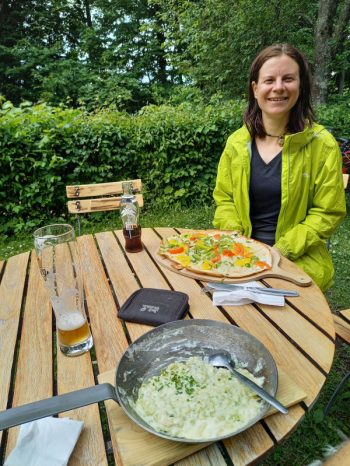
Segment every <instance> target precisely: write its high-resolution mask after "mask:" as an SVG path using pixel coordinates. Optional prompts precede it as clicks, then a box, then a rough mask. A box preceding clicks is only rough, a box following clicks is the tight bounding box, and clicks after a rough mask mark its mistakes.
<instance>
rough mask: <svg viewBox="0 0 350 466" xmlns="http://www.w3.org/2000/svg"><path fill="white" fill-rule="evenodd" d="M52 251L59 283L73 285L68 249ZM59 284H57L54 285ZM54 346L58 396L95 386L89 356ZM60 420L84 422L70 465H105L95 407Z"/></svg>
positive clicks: (98, 416) (83, 409)
mask: <svg viewBox="0 0 350 466" xmlns="http://www.w3.org/2000/svg"><path fill="white" fill-rule="evenodd" d="M60 246H61V247H59V248H56V267H57V270H59V271H60V278H61V283H62V282H63V280H64V283H65V284H69V283H70V284H71V286H73V287H74V286H75V278H74V275H73V269H72V268H69V267H66V268H64V265H65V264H67V263H69V261H70V254H71V252H70V249H69V248H68V247H66V245H65V244H62V245H60ZM58 285H60V284H58ZM56 346H57V392H58V394H59V395H61V394H64V393H67V392H72V391H74V390H79V389H81V388H87V387H93V386H94V385H95V381H94V375H93V371H92V364H91V357H90V353H85V354H83V355H81V356H79V357H66V356H64V355H63V353H62V352H61V351H60V350H59V347H58V340H57V341H56ZM60 417H69V418H71V419H75V420H81V421H83V422H84V427H83V430H82V432H81V434H80V441H79V442H78V443H77V445H76V448H75V449H74V451H73V454H72V456H71V459H70V466H75V465H78V464H81V462H83V463H84V465H86V466H95V465H96V464H98V465H107V457H106V451H105V446H104V439H103V432H102V427H101V421H100V414H99V409H98V405H97V404H96V403H95V404H93V405H90V406H85V407H82V408H79V409H75V410H72V411H68V412H65V413H62V414H60Z"/></svg>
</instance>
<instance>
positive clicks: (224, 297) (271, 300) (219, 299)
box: [213, 281, 284, 306]
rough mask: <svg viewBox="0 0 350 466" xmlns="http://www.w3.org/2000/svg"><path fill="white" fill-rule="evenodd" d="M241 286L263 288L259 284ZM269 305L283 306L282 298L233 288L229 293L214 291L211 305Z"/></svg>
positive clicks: (251, 283) (252, 283)
mask: <svg viewBox="0 0 350 466" xmlns="http://www.w3.org/2000/svg"><path fill="white" fill-rule="evenodd" d="M242 285H243V286H256V287H261V288H262V289H263V288H264V287H263V286H262V285H261V284H260V283H259V282H255V281H253V282H247V283H244V284H243V283H242ZM253 302H255V303H259V304H269V305H271V306H284V296H275V295H271V294H267V293H265V294H264V293H255V292H254V291H248V290H243V289H239V288H233V289H232V290H230V291H226V290H225V291H222V290H220V291H214V293H213V304H214V305H215V306H241V305H242V304H249V303H253Z"/></svg>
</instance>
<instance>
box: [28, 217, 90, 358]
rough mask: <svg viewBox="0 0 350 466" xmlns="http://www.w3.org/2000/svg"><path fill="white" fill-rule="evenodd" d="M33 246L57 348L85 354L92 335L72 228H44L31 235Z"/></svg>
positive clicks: (74, 353)
mask: <svg viewBox="0 0 350 466" xmlns="http://www.w3.org/2000/svg"><path fill="white" fill-rule="evenodd" d="M34 246H35V251H36V256H37V259H38V264H39V268H40V272H41V276H42V277H43V280H44V284H45V287H46V289H47V291H48V293H49V295H50V299H51V304H52V308H53V310H54V313H55V317H56V328H57V333H58V342H59V346H60V349H61V351H62V353H63V354H65V355H66V356H77V355H79V354H82V353H85V352H86V351H88V350H89V349H90V348H91V347H92V345H93V340H92V335H91V332H90V328H89V324H88V322H87V318H86V313H85V307H84V290H83V278H82V270H81V264H80V259H79V252H78V244H77V241H76V239H75V234H74V229H73V227H72V226H71V225H68V224H55V225H47V226H44V227H42V228H38V229H37V230H36V231H35V232H34Z"/></svg>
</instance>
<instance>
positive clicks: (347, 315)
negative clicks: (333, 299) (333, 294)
mask: <svg viewBox="0 0 350 466" xmlns="http://www.w3.org/2000/svg"><path fill="white" fill-rule="evenodd" d="M339 313H340V314H341V316H342V317H343V318H344V319H345V320H347V321H348V322H349V324H350V309H344V310H343V311H339Z"/></svg>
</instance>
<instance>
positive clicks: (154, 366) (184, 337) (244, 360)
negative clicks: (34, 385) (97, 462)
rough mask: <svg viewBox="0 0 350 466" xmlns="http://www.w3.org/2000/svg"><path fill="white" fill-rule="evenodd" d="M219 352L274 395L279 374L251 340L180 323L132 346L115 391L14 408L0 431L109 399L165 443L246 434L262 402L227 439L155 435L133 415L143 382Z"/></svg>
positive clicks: (225, 327)
mask: <svg viewBox="0 0 350 466" xmlns="http://www.w3.org/2000/svg"><path fill="white" fill-rule="evenodd" d="M218 350H225V351H228V352H229V353H230V354H231V356H232V358H233V360H234V361H235V363H236V364H237V365H242V364H244V367H246V368H247V369H248V370H249V371H250V372H252V373H253V374H254V375H256V376H264V378H265V383H264V387H263V388H264V389H265V390H266V391H267V392H268V393H269V394H270V395H272V396H275V395H276V392H277V385H278V374H277V368H276V364H275V362H274V360H273V358H272V356H271V354H270V352H269V351H268V350H267V349H266V348H265V347H264V346H263V345H262V343H260V342H259V341H258V340H257V339H256V338H255V337H253V336H252V335H250V334H249V333H247V332H245V331H244V330H241V329H239V328H237V327H235V326H233V325H230V324H225V323H221V322H216V321H212V320H200V319H193V320H181V321H177V322H171V323H168V324H164V325H161V326H159V327H156V328H155V329H153V330H151V331H149V332H147V333H146V334H145V335H143V336H142V337H141V338H139V339H137V340H136V341H135V342H134V343H132V344H131V345H130V346H129V348H128V349H127V350H126V352H125V353H124V354H123V356H122V358H121V360H120V362H119V365H118V367H117V369H116V377H115V387H113V385H111V384H108V383H106V384H101V385H96V386H94V387H90V388H85V389H82V390H78V391H74V392H71V393H67V394H65V395H60V396H55V397H52V398H48V399H46V400H42V401H37V402H34V403H30V404H27V405H23V406H20V407H17V408H12V409H8V410H7V411H2V412H0V430H4V429H7V428H9V427H13V426H16V425H18V424H23V423H25V422H29V421H33V420H35V419H40V418H42V417H46V416H50V415H53V414H58V413H61V412H64V411H70V410H71V409H75V408H79V407H81V406H86V405H89V404H92V403H97V402H99V401H104V400H107V399H113V400H115V401H116V402H117V403H119V404H120V406H121V407H122V408H123V410H124V411H125V413H126V414H127V415H128V416H129V418H130V419H132V420H133V421H134V422H135V423H136V424H138V425H139V426H140V427H142V428H143V429H145V430H147V431H148V432H151V433H152V434H154V435H157V436H159V437H163V438H165V439H169V440H175V441H180V442H187V443H199V442H214V441H217V440H221V439H223V438H226V437H231V436H233V435H236V434H238V433H239V432H242V431H243V430H246V429H247V428H248V427H250V426H252V425H253V424H255V423H256V422H257V421H258V420H259V419H261V418H262V417H263V416H264V414H265V413H266V412H267V411H268V409H269V405H268V404H267V403H265V402H261V410H260V412H259V413H258V415H257V416H256V417H254V418H253V419H251V420H250V421H249V422H248V423H247V424H246V425H244V426H243V427H241V428H240V429H236V430H234V431H232V432H229V433H228V434H227V435H225V436H220V437H215V438H205V439H200V440H198V439H189V438H182V437H174V436H171V435H168V434H166V433H164V432H158V431H156V430H155V429H154V428H153V427H151V426H150V425H149V424H147V423H146V422H145V421H144V420H143V419H142V418H141V417H140V416H139V415H138V414H137V413H136V412H135V410H134V409H133V407H132V403H131V400H135V399H136V398H137V394H138V389H139V387H140V385H141V384H142V382H143V381H144V380H147V379H148V378H149V377H152V376H154V375H158V374H159V373H160V372H161V371H162V370H163V369H164V368H166V367H167V366H168V365H169V364H170V363H172V362H174V361H179V360H185V359H187V358H189V357H191V356H199V357H201V358H205V357H208V356H209V355H210V354H212V353H214V352H217V351H218Z"/></svg>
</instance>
